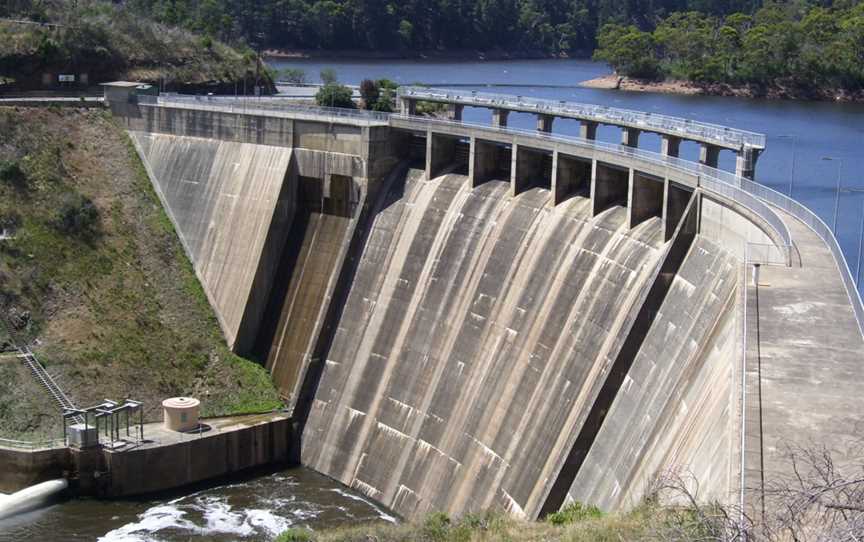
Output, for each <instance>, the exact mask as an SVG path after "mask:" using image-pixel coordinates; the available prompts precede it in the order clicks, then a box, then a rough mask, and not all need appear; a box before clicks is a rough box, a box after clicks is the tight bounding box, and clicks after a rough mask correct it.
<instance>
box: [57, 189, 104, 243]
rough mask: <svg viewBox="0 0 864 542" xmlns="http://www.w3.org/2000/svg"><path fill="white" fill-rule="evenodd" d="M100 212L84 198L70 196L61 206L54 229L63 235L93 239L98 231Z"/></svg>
mask: <svg viewBox="0 0 864 542" xmlns="http://www.w3.org/2000/svg"><path fill="white" fill-rule="evenodd" d="M98 224H99V210H98V209H97V208H96V206H95V205H93V202H92V201H90V200H89V199H87V198H85V197H84V196H80V195H77V194H76V195H74V196H69V197H67V198H66V199H65V201H64V202H63V203H62V204H61V205H60V209H59V210H58V211H57V216H56V217H55V218H54V227H55V228H57V230H58V231H60V232H62V233H66V234H69V235H76V236H81V237H91V236H93V235H94V234H95V233H96V231H97V226H98Z"/></svg>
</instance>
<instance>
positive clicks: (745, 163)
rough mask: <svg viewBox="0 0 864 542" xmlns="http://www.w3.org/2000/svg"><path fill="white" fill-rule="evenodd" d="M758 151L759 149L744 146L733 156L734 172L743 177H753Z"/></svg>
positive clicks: (754, 176)
mask: <svg viewBox="0 0 864 542" xmlns="http://www.w3.org/2000/svg"><path fill="white" fill-rule="evenodd" d="M760 152H761V151H760V150H759V149H754V148H751V147H744V149H743V150H742V151H741V152H739V153H738V154H737V155H736V157H735V174H736V175H738V176H739V177H744V178H745V179H755V178H756V162H757V160H759V154H760Z"/></svg>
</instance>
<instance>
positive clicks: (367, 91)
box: [360, 79, 381, 109]
mask: <svg viewBox="0 0 864 542" xmlns="http://www.w3.org/2000/svg"><path fill="white" fill-rule="evenodd" d="M380 96H381V91H380V89H379V88H378V83H376V82H375V81H372V80H371V79H364V80H363V81H361V82H360V97H361V98H363V109H375V105H376V104H377V103H378V98H379V97H380Z"/></svg>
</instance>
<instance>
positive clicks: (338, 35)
mask: <svg viewBox="0 0 864 542" xmlns="http://www.w3.org/2000/svg"><path fill="white" fill-rule="evenodd" d="M19 1H20V0H19ZM761 4H762V2H761V1H758V0H623V1H622V0H126V5H127V6H134V7H136V8H137V9H139V10H140V11H141V12H144V13H147V14H148V15H149V16H153V17H156V18H157V19H158V20H160V21H162V22H166V23H170V24H178V25H184V26H186V27H188V28H190V29H192V30H195V31H197V32H202V33H206V34H208V35H210V36H212V37H213V38H217V39H221V40H224V41H226V42H228V43H232V42H235V41H236V40H238V39H243V40H245V41H246V42H247V43H250V44H253V43H254V44H256V45H260V46H262V47H264V48H271V49H283V50H287V49H325V50H327V49H330V50H336V49H359V50H375V51H394V52H402V53H408V52H414V51H432V50H455V49H470V50H493V49H498V50H504V51H513V52H516V51H526V52H538V53H544V54H570V55H579V54H581V55H587V54H590V53H591V51H593V49H594V47H595V45H596V36H597V32H598V30H599V29H600V28H601V26H602V25H603V24H605V23H610V22H615V23H620V24H625V25H630V24H632V25H636V26H637V27H638V28H640V29H643V30H650V29H652V28H653V27H654V25H655V23H656V22H657V21H659V20H660V19H661V18H663V17H665V16H667V15H669V14H670V13H673V12H676V11H688V10H696V11H700V12H703V13H707V14H713V15H717V16H723V15H726V14H728V13H733V12H744V13H753V12H754V11H755V10H756V9H758V7H760V6H761Z"/></svg>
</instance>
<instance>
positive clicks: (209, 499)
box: [0, 468, 396, 542]
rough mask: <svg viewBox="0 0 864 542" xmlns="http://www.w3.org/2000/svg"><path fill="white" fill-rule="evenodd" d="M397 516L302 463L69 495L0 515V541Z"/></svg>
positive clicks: (118, 537) (120, 541)
mask: <svg viewBox="0 0 864 542" xmlns="http://www.w3.org/2000/svg"><path fill="white" fill-rule="evenodd" d="M373 521H386V522H395V521H396V518H394V517H393V516H392V515H391V514H389V513H388V512H387V511H385V510H384V509H382V508H380V507H379V506H377V505H375V504H374V503H372V502H371V501H369V500H368V499H366V498H365V497H363V496H361V495H359V494H358V493H356V492H354V491H351V490H350V489H347V488H346V487H344V486H342V485H341V484H339V483H337V482H335V481H333V480H331V479H329V478H327V477H326V476H322V475H320V474H317V473H315V472H314V471H311V470H309V469H305V468H291V469H285V470H278V471H269V472H257V473H254V474H253V475H249V476H245V477H243V478H236V479H232V480H229V481H226V482H223V483H219V484H210V485H206V486H200V487H196V488H192V489H191V490H186V491H184V492H183V493H178V494H169V495H164V496H160V497H158V498H149V499H123V500H115V501H101V500H94V499H74V500H68V501H62V502H58V503H55V504H52V505H50V506H47V507H45V508H42V509H39V510H35V511H33V512H28V513H25V514H22V515H19V516H14V517H12V518H9V519H6V520H2V521H0V542H20V541H22V540H34V541H35V540H39V541H42V540H44V541H52V540H63V541H64V542H65V541H79V540H80V541H93V540H98V541H100V542H175V541H176V542H179V541H184V542H186V541H197V540H201V541H204V540H207V541H211V540H212V541H233V540H272V539H273V538H275V537H276V536H277V535H278V534H279V533H281V532H282V531H284V530H286V529H288V528H289V527H308V528H310V529H313V530H318V529H322V528H325V527H335V526H340V525H350V524H355V523H368V522H373Z"/></svg>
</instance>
